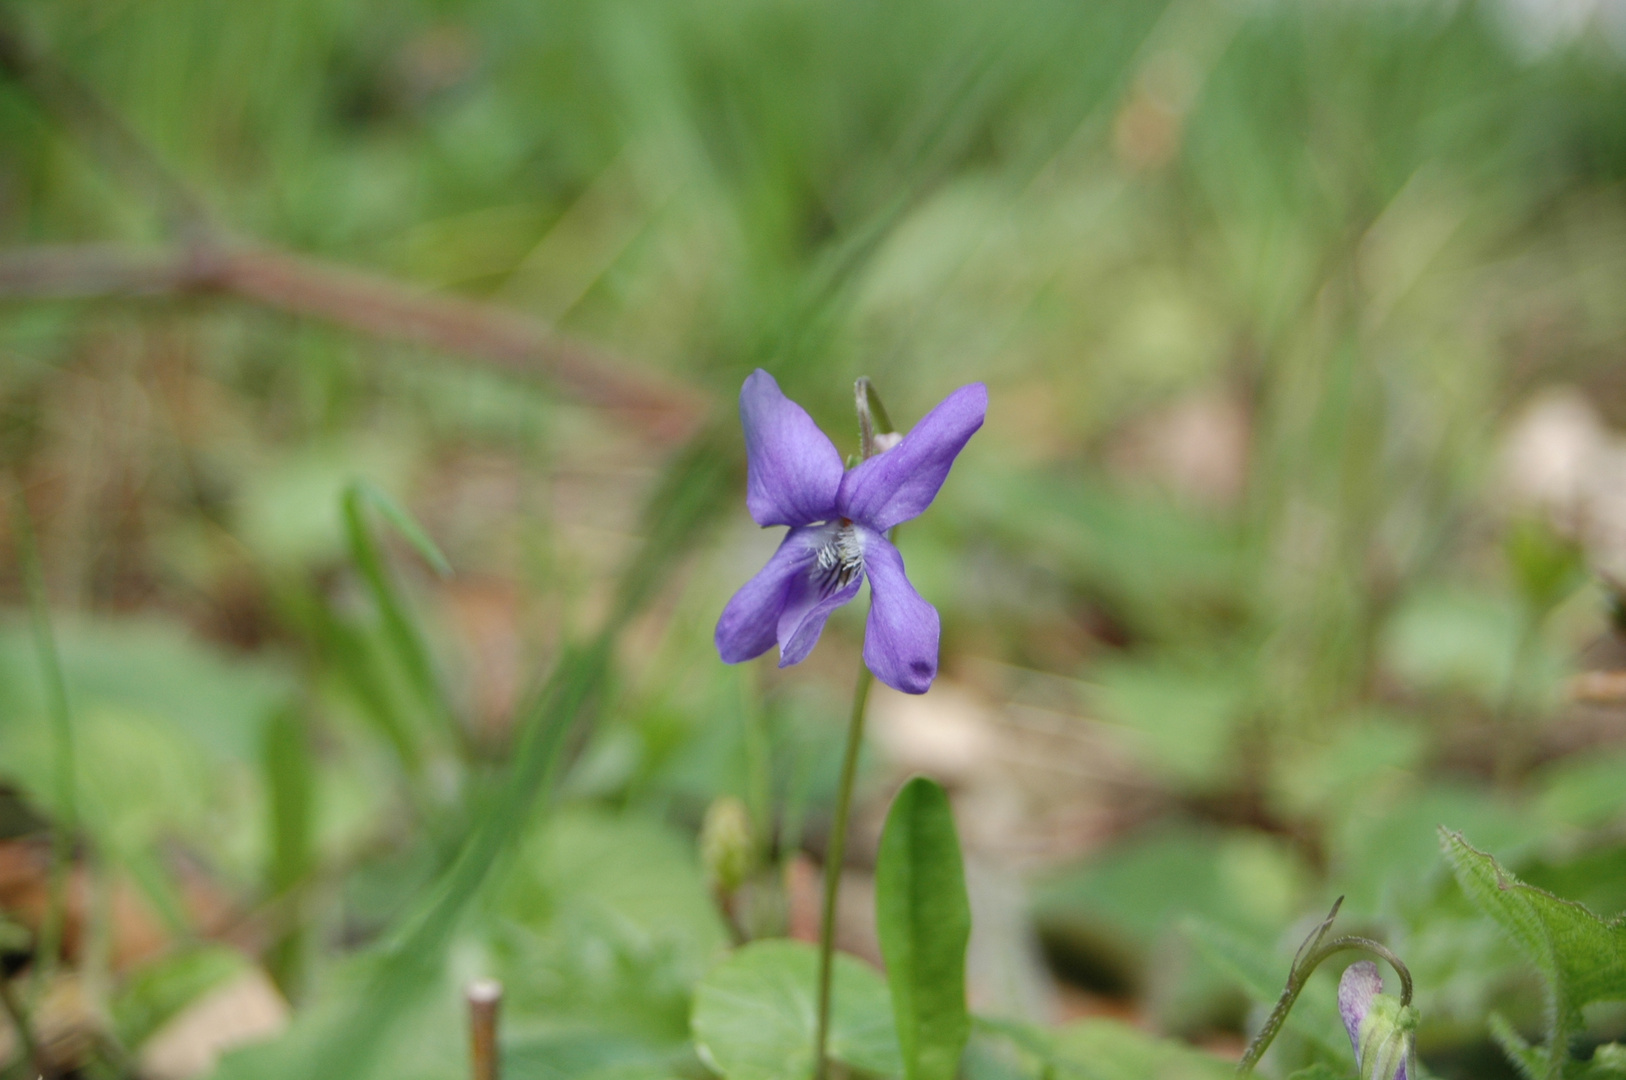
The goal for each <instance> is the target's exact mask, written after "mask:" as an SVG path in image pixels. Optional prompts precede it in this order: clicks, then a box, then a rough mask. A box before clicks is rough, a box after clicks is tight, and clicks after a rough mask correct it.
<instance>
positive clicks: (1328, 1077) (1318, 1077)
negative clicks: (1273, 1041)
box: [1287, 1062, 1353, 1080]
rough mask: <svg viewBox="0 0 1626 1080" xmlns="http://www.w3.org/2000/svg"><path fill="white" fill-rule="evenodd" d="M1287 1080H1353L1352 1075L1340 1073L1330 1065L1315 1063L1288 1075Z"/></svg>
mask: <svg viewBox="0 0 1626 1080" xmlns="http://www.w3.org/2000/svg"><path fill="white" fill-rule="evenodd" d="M1287 1080H1353V1074H1351V1073H1346V1072H1340V1071H1339V1070H1337V1069H1335V1068H1333V1067H1332V1066H1331V1065H1324V1064H1322V1063H1321V1062H1317V1063H1316V1064H1314V1065H1311V1066H1310V1067H1309V1068H1306V1069H1299V1070H1298V1071H1297V1072H1293V1073H1289V1074H1288V1077H1287Z"/></svg>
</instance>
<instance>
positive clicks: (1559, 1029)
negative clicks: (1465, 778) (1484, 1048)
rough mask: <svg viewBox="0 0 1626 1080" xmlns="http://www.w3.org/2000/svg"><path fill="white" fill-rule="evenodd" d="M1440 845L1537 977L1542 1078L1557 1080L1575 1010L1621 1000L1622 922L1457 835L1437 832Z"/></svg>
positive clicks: (1625, 939)
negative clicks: (1541, 1000) (1542, 1011)
mask: <svg viewBox="0 0 1626 1080" xmlns="http://www.w3.org/2000/svg"><path fill="white" fill-rule="evenodd" d="M1440 843H1441V845H1442V846H1443V847H1444V849H1445V857H1446V861H1447V862H1449V863H1450V864H1451V869H1452V871H1453V872H1454V873H1455V874H1456V877H1457V882H1458V884H1460V885H1461V886H1462V891H1463V892H1465V893H1466V894H1467V895H1468V899H1469V900H1471V901H1473V903H1474V905H1475V906H1476V907H1478V908H1479V909H1480V910H1481V911H1483V912H1484V913H1485V914H1487V915H1489V916H1490V917H1491V918H1492V919H1494V920H1495V921H1496V923H1497V925H1499V926H1500V927H1501V928H1502V929H1503V931H1505V932H1506V933H1507V935H1508V936H1509V937H1510V938H1512V940H1513V943H1514V944H1515V945H1517V946H1518V947H1519V950H1520V951H1521V952H1523V953H1524V955H1525V957H1526V959H1528V960H1529V961H1530V962H1531V963H1532V964H1534V965H1535V966H1536V968H1537V970H1539V971H1540V972H1541V976H1542V980H1543V981H1544V982H1545V983H1546V987H1547V995H1548V1003H1549V1009H1548V1016H1549V1023H1550V1025H1551V1026H1550V1029H1549V1031H1548V1040H1547V1055H1546V1057H1547V1061H1546V1070H1545V1072H1544V1073H1543V1074H1542V1075H1543V1076H1546V1077H1558V1076H1559V1075H1561V1073H1562V1072H1563V1068H1564V1064H1565V1062H1566V1061H1567V1060H1568V1057H1569V1037H1570V1036H1571V1035H1572V1034H1574V1033H1575V1032H1577V1031H1579V1030H1580V1029H1581V1026H1582V1018H1581V1009H1582V1008H1583V1007H1584V1006H1586V1005H1589V1004H1591V1003H1593V1002H1596V1001H1626V917H1617V918H1615V919H1612V920H1608V921H1606V920H1604V919H1600V918H1599V917H1598V916H1596V915H1594V914H1593V913H1592V912H1590V911H1588V910H1587V909H1586V908H1585V907H1583V906H1581V905H1580V904H1577V903H1574V902H1573V901H1570V900H1563V899H1560V898H1559V897H1557V896H1554V895H1553V894H1552V893H1550V892H1547V891H1546V890H1544V889H1538V888H1536V887H1534V886H1533V885H1526V884H1525V883H1524V882H1522V881H1520V880H1518V879H1517V878H1515V877H1514V876H1513V875H1512V874H1509V873H1508V872H1507V871H1506V870H1504V869H1503V868H1502V867H1501V865H1499V864H1498V863H1497V861H1496V860H1495V859H1494V858H1492V857H1491V856H1489V855H1487V854H1485V853H1484V852H1482V851H1477V850H1475V849H1474V848H1473V847H1471V846H1469V844H1468V842H1467V841H1466V840H1464V839H1463V838H1462V835H1461V834H1460V833H1453V832H1448V831H1446V830H1444V829H1441V830H1440ZM1516 1060H1520V1061H1524V1060H1526V1059H1525V1058H1523V1057H1519V1058H1516Z"/></svg>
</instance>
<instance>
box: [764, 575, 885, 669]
mask: <svg viewBox="0 0 1626 1080" xmlns="http://www.w3.org/2000/svg"><path fill="white" fill-rule="evenodd" d="M863 583H864V582H863V576H862V575H858V576H855V577H854V578H853V579H852V581H850V582H848V583H847V584H846V585H844V586H842V587H841V588H839V589H836V590H835V591H834V592H825V591H824V590H823V589H821V588H819V586H818V585H817V584H816V583H815V582H814V581H812V580H811V579H806V580H805V584H803V585H793V586H792V588H791V594H790V597H789V599H788V600H787V601H786V603H785V610H784V613H783V614H782V615H780V616H779V666H780V667H790V666H791V665H792V664H800V663H801V662H802V661H803V660H806V659H807V654H808V653H810V652H812V651H813V646H815V645H817V644H818V643H819V635H820V634H822V633H824V624H825V622H826V621H827V620H828V619H829V618H830V614H831V613H832V612H833V611H835V610H836V608H838V607H840V606H841V605H842V604H845V603H847V602H848V601H849V600H851V599H852V598H853V597H855V596H857V595H858V587H859V586H860V585H862V584H863Z"/></svg>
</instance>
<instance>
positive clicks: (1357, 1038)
mask: <svg viewBox="0 0 1626 1080" xmlns="http://www.w3.org/2000/svg"><path fill="white" fill-rule="evenodd" d="M1381 993H1383V976H1381V975H1379V974H1378V966H1377V965H1376V964H1374V963H1373V962H1372V961H1370V960H1362V961H1361V962H1360V963H1358V964H1351V965H1349V967H1347V968H1345V969H1344V975H1343V978H1341V979H1339V980H1338V1015H1339V1016H1340V1017H1342V1018H1343V1021H1344V1030H1346V1031H1348V1032H1349V1042H1350V1045H1351V1046H1352V1047H1354V1049H1355V1067H1356V1068H1357V1069H1358V1068H1360V1065H1361V1021H1362V1020H1365V1019H1366V1014H1367V1012H1368V1011H1370V1010H1371V1008H1372V999H1373V998H1375V997H1377V996H1378V995H1379V994H1381Z"/></svg>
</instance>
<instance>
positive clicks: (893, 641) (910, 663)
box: [860, 451, 942, 694]
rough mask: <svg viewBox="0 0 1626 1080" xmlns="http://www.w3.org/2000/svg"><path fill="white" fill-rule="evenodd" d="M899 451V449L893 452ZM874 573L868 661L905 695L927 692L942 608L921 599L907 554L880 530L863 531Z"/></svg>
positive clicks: (934, 663)
mask: <svg viewBox="0 0 1626 1080" xmlns="http://www.w3.org/2000/svg"><path fill="white" fill-rule="evenodd" d="M891 453H897V451H891ZM860 535H861V536H862V537H863V540H864V570H865V571H866V572H867V573H868V574H869V588H870V606H869V623H868V625H867V626H866V627H865V628H864V663H865V664H867V665H869V669H870V670H871V671H873V672H874V673H875V677H876V678H878V679H880V680H881V681H882V682H884V683H886V685H888V686H890V687H892V688H893V689H894V690H902V691H903V692H904V693H905V694H924V693H925V692H926V691H927V690H928V689H930V687H931V685H932V680H933V679H934V678H936V677H937V640H938V637H939V635H940V633H941V629H942V628H941V624H940V622H939V620H938V617H937V609H936V608H934V607H932V606H931V605H930V604H928V603H927V602H926V601H924V600H922V599H921V598H920V594H919V593H917V592H915V587H914V586H913V585H911V584H910V583H909V578H908V577H907V576H906V575H905V574H904V571H903V556H902V555H900V554H899V553H898V549H897V548H895V547H893V546H892V543H891V541H889V540H887V538H886V537H885V536H882V535H881V534H880V533H878V532H873V531H871V530H869V529H864V530H862V531H861V533H860Z"/></svg>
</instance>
